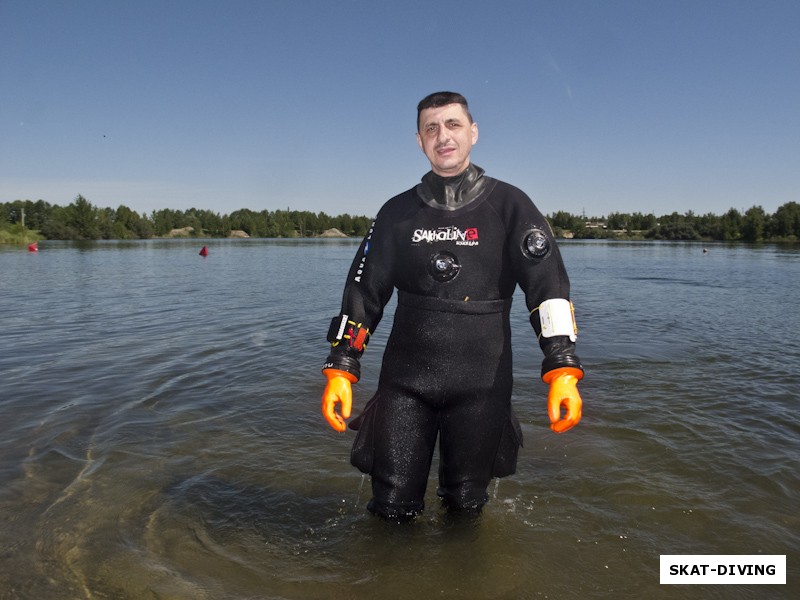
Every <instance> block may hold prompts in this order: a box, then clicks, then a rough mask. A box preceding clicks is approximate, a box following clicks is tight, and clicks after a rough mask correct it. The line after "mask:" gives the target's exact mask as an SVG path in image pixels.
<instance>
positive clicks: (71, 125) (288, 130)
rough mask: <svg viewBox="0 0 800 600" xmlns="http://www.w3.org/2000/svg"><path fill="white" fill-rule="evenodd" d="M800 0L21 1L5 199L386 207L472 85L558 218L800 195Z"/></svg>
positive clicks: (0, 70) (11, 39) (514, 161)
mask: <svg viewBox="0 0 800 600" xmlns="http://www.w3.org/2000/svg"><path fill="white" fill-rule="evenodd" d="M798 31H800V2H797V1H796V0H786V1H784V0H752V1H739V0H720V1H704V0H672V1H668V0H661V1H655V0H653V1H647V0H638V1H625V0H619V1H592V0H574V1H570V0H547V1H537V0H528V1H517V2H504V1H502V0H499V1H493V2H490V1H486V2H477V1H469V0H461V1H452V2H451V1H440V2H417V1H410V2H404V1H401V0H394V1H390V2H382V1H379V0H373V1H366V0H336V1H329V2H319V1H313V2H312V1H303V0H286V1H283V0H263V1H255V0H247V1H245V0H227V1H213V2H212V1H201V0H171V1H167V0H162V1H151V0H136V1H135V2H133V1H122V0H102V1H93V0H85V1H80V0H63V1H55V0H52V1H41V0H0V201H4V202H8V201H12V200H16V199H30V200H38V199H42V200H45V201H47V202H49V203H51V204H60V205H66V204H69V203H70V202H72V201H73V200H74V198H75V197H76V196H77V195H78V194H82V195H83V196H84V197H86V198H87V199H88V200H89V201H90V202H91V203H92V204H94V205H95V206H100V207H111V208H116V207H118V206H119V205H122V204H124V205H126V206H128V207H129V208H131V209H133V210H136V211H138V212H140V213H150V212H151V211H153V210H156V209H161V208H173V209H181V210H186V209H188V208H191V207H196V208H201V209H208V210H213V211H215V212H219V213H230V212H232V211H234V210H237V209H239V208H249V209H252V210H256V211H260V210H263V209H268V210H276V209H285V208H291V209H292V210H310V211H313V212H319V211H324V212H326V213H328V214H332V215H334V214H340V213H345V212H347V213H351V214H363V215H368V216H373V215H374V214H375V213H376V212H377V210H378V208H379V207H380V206H381V204H383V202H385V201H386V200H387V199H388V198H390V197H391V196H394V195H395V194H397V193H400V192H401V191H404V190H406V189H408V188H409V187H412V186H413V185H415V184H416V182H417V181H419V178H420V177H421V176H422V175H423V174H424V173H425V172H426V171H427V170H428V168H429V165H428V163H427V161H426V159H425V157H424V155H423V154H422V152H421V151H420V150H419V148H418V146H417V143H416V140H415V138H414V134H415V118H416V104H417V102H418V101H419V100H420V99H421V98H422V97H423V96H425V95H426V94H428V93H429V92H432V91H437V90H443V89H449V90H455V91H459V92H461V93H463V94H464V95H465V96H466V97H467V98H468V100H469V102H470V107H471V109H472V113H473V116H474V117H475V120H476V122H477V123H478V126H479V129H480V139H479V141H478V144H477V145H476V146H475V148H474V149H473V153H472V159H473V161H474V162H475V163H476V164H478V165H481V166H482V167H484V168H485V169H486V171H487V173H488V174H490V175H492V176H495V177H497V178H500V179H504V180H506V181H508V182H510V183H512V184H514V185H516V186H518V187H520V188H522V189H523V190H524V191H526V192H527V193H528V194H529V195H530V196H531V197H532V198H533V199H534V202H535V203H536V204H537V206H539V208H540V209H541V210H542V212H544V213H546V214H552V213H553V212H555V211H558V210H566V211H568V212H571V213H573V214H581V213H583V212H585V213H586V214H587V215H588V216H593V215H597V216H599V215H607V214H609V213H611V212H644V213H649V212H653V213H655V214H656V215H662V214H668V213H671V212H673V211H677V212H679V213H685V212H687V211H690V210H691V211H694V212H695V213H697V214H705V213H709V212H710V213H714V214H723V213H724V212H726V211H727V210H728V209H729V208H736V209H738V210H741V211H744V210H746V209H748V208H750V207H751V206H754V205H759V206H762V207H763V208H764V209H765V210H766V211H767V212H768V213H772V212H774V211H775V210H776V209H777V208H778V207H779V206H780V205H782V204H785V203H786V202H790V201H800V34H799V33H798Z"/></svg>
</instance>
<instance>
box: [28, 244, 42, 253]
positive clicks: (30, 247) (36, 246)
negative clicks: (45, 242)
mask: <svg viewBox="0 0 800 600" xmlns="http://www.w3.org/2000/svg"><path fill="white" fill-rule="evenodd" d="M38 251H39V244H38V242H33V243H32V244H28V252H38Z"/></svg>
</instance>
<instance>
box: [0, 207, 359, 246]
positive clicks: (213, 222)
mask: <svg viewBox="0 0 800 600" xmlns="http://www.w3.org/2000/svg"><path fill="white" fill-rule="evenodd" d="M23 219H24V223H23ZM371 221H372V220H371V219H370V218H368V217H364V216H354V215H349V214H343V215H338V216H330V215H327V214H325V213H324V212H320V213H313V212H310V211H297V210H288V209H287V210H275V211H269V210H262V211H260V212H256V211H252V210H249V209H247V208H243V209H240V210H237V211H234V212H233V213H231V214H230V215H221V214H219V213H215V212H213V211H210V210H200V209H196V208H190V209H189V210H171V209H162V210H156V211H153V212H152V213H151V214H149V215H147V214H139V213H137V212H136V211H134V210H131V209H130V208H128V207H127V206H124V205H122V206H119V207H118V208H116V209H113V208H98V207H96V206H93V205H92V204H91V203H90V202H89V201H88V200H87V199H86V198H84V197H83V196H78V197H77V198H75V200H74V201H73V202H72V203H71V204H69V205H68V206H58V205H53V204H50V203H48V202H45V201H43V200H37V201H35V202H33V201H31V200H16V201H14V202H8V203H3V204H0V230H2V229H4V228H5V229H9V228H16V229H19V228H21V227H23V225H24V228H25V229H29V230H37V231H38V232H39V234H40V235H41V236H42V237H44V238H45V239H49V240H100V239H103V240H128V239H148V238H152V237H163V236H168V235H170V233H171V232H173V231H174V230H184V231H183V232H182V233H183V234H185V235H190V236H195V237H229V236H230V235H231V232H232V231H244V232H245V233H247V235H249V236H250V237H266V238H288V237H314V236H318V235H320V234H322V233H324V232H325V231H327V230H329V229H334V228H335V229H338V230H339V231H341V232H342V233H344V234H345V235H347V236H352V237H363V236H364V235H366V233H367V231H368V230H369V226H370V223H371ZM189 228H191V229H189Z"/></svg>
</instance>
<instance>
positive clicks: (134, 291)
mask: <svg viewBox="0 0 800 600" xmlns="http://www.w3.org/2000/svg"><path fill="white" fill-rule="evenodd" d="M203 244H205V245H207V246H208V249H209V256H208V257H206V258H203V257H200V256H199V255H198V252H199V250H200V248H201V247H202V245H203ZM561 246H562V252H563V255H564V260H565V262H566V265H567V268H568V270H569V272H570V276H571V280H572V288H573V300H574V303H575V309H576V315H577V320H578V325H579V329H580V332H579V338H578V348H579V355H580V357H581V359H582V360H583V362H584V365H585V367H586V377H585V379H584V380H583V381H582V382H581V384H580V386H579V388H580V390H581V392H582V395H583V398H584V407H585V408H584V417H583V421H582V422H581V423H580V425H579V426H578V427H576V428H575V429H573V430H571V431H569V432H568V433H566V434H563V435H560V436H557V435H555V434H553V433H551V432H550V430H549V429H548V426H547V425H548V422H547V416H546V409H545V398H546V392H547V388H546V386H545V385H544V384H542V383H541V382H540V381H539V379H538V373H539V365H540V362H541V354H540V351H539V349H538V346H537V344H536V342H535V339H534V335H533V333H532V331H531V328H530V325H529V324H528V320H527V314H526V311H525V308H524V303H523V302H522V298H517V299H516V300H515V304H514V308H513V309H512V318H513V331H514V348H515V363H514V370H515V388H514V389H515V391H514V399H513V401H514V405H515V409H516V411H517V413H518V416H519V417H520V420H521V422H522V426H523V432H524V436H525V446H524V448H523V449H522V450H521V453H520V458H519V464H518V471H517V474H516V475H514V476H513V477H510V478H506V479H502V480H499V481H496V482H493V484H492V485H491V486H490V490H489V491H490V495H491V500H490V502H489V504H487V506H486V508H485V509H484V512H483V514H482V516H481V517H480V518H479V519H477V520H472V521H470V520H466V521H454V520H451V519H448V518H447V517H446V515H445V513H444V512H443V511H442V509H441V508H440V506H439V505H438V502H437V500H436V495H435V481H433V480H432V481H431V482H430V485H429V488H428V496H427V497H426V505H427V507H428V508H427V509H426V512H425V513H424V514H423V515H422V516H421V517H420V518H419V519H417V520H416V521H415V522H414V523H411V524H408V525H406V526H397V525H393V524H390V523H386V522H384V521H381V520H380V519H377V518H374V517H372V516H371V515H369V514H368V513H367V512H366V510H365V504H366V502H367V500H368V499H369V487H370V486H369V480H368V478H364V477H362V475H361V474H360V473H358V472H357V471H356V470H355V469H354V468H352V467H351V466H350V464H349V450H350V444H351V442H352V439H353V435H354V434H353V432H350V431H349V432H347V433H346V434H337V433H335V432H334V431H333V430H331V429H330V428H329V427H328V425H327V424H326V423H325V421H324V420H323V418H322V416H321V414H320V411H319V406H320V395H321V392H322V389H323V377H322V375H321V374H320V367H321V364H322V361H323V359H324V358H325V356H326V354H327V343H326V342H325V339H324V338H325V334H326V332H327V327H328V324H329V322H330V318H331V317H332V316H333V315H334V314H336V313H337V312H338V309H339V301H340V298H341V291H342V286H343V283H344V278H345V275H346V272H347V269H348V267H349V264H350V261H351V259H352V257H353V255H354V253H355V251H356V248H357V241H354V240H325V241H315V240H302V241H281V240H224V241H223V240H204V241H197V240H171V241H142V242H139V241H137V242H97V243H87V244H73V243H56V242H43V243H41V244H40V251H39V252H38V253H28V252H26V251H25V250H24V249H19V248H0V269H1V270H2V271H1V277H0V423H2V436H0V515H1V517H2V521H0V598H3V599H17V598H24V599H37V600H41V599H70V600H71V599H76V598H91V599H99V598H103V599H106V598H110V599H129V598H130V599H138V598H147V599H152V598H170V599H184V598H185V599H193V600H195V599H200V600H205V599H229V598H230V599H254V598H259V599H261V598H263V599H305V598H310V599H343V600H344V599H348V600H349V599H367V598H370V599H371V598H385V599H388V600H392V599H406V598H410V599H414V600H417V599H422V598H426V599H427V598H446V599H449V598H460V599H461V598H463V599H470V600H480V599H506V598H508V599H527V598H532V599H533V598H553V599H572V598H574V599H578V598H580V599H593V598H615V599H636V600H641V599H642V598H648V600H656V599H661V598H665V599H667V598H668V599H672V598H688V599H695V598H696V599H704V600H706V599H709V598H710V599H723V598H724V599H726V600H728V599H740V598H778V599H784V598H785V599H788V598H796V597H797V595H796V594H797V593H798V590H800V514H799V513H800V510H798V509H799V508H800V421H799V420H798V418H797V410H798V408H800V402H799V401H800V367H799V366H798V364H800V335H798V334H800V249H798V247H797V246H789V247H782V246H755V247H748V246H743V245H732V246H727V245H711V246H709V247H708V248H709V251H708V252H703V246H701V245H697V244H682V243H606V242H577V241H569V242H563V243H562V245H561ZM393 306H394V301H392V303H391V304H390V306H389V308H388V309H387V313H386V317H385V319H384V322H383V323H382V326H381V327H380V329H379V330H378V332H376V334H375V335H374V336H373V339H372V342H371V343H370V346H369V348H368V350H367V352H366V354H365V357H364V360H363V363H362V364H363V368H362V372H363V374H364V376H363V379H362V381H361V382H360V383H359V384H358V386H356V387H355V388H354V389H355V406H356V412H357V410H358V409H360V407H362V406H363V405H364V403H365V402H366V401H367V400H368V399H369V397H370V395H371V393H372V392H373V391H374V389H375V387H376V384H377V376H378V370H379V365H380V359H381V355H382V351H383V347H384V346H385V341H386V336H387V335H388V332H389V329H390V325H391V316H392V313H393ZM433 472H434V474H435V472H436V467H435V465H434V469H433ZM661 554H782V555H786V556H787V571H788V575H787V585H784V586H757V585H751V586H741V585H724V586H722V585H715V586H711V585H703V586H669V585H660V584H659V556H660V555H661Z"/></svg>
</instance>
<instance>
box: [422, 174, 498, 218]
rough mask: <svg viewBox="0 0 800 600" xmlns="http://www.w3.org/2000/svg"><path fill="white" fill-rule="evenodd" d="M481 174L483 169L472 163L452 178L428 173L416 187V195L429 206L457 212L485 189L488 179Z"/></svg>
mask: <svg viewBox="0 0 800 600" xmlns="http://www.w3.org/2000/svg"><path fill="white" fill-rule="evenodd" d="M483 173H484V170H483V169H481V168H480V167H479V166H477V165H474V164H472V163H470V164H469V165H468V166H467V168H466V169H464V170H463V171H462V172H461V173H459V174H458V175H456V176H454V177H442V176H441V175H437V174H436V173H434V172H433V171H428V172H427V173H426V174H425V175H424V176H423V177H422V183H420V184H418V185H417V193H418V194H419V196H420V198H422V200H423V201H424V202H425V203H426V204H428V205H429V206H433V207H434V208H438V209H441V210H457V209H459V208H462V207H464V206H466V205H467V204H470V203H471V202H473V201H474V200H475V199H477V198H478V196H480V195H481V193H483V191H484V190H485V189H486V184H487V180H488V178H487V177H484V176H483Z"/></svg>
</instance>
